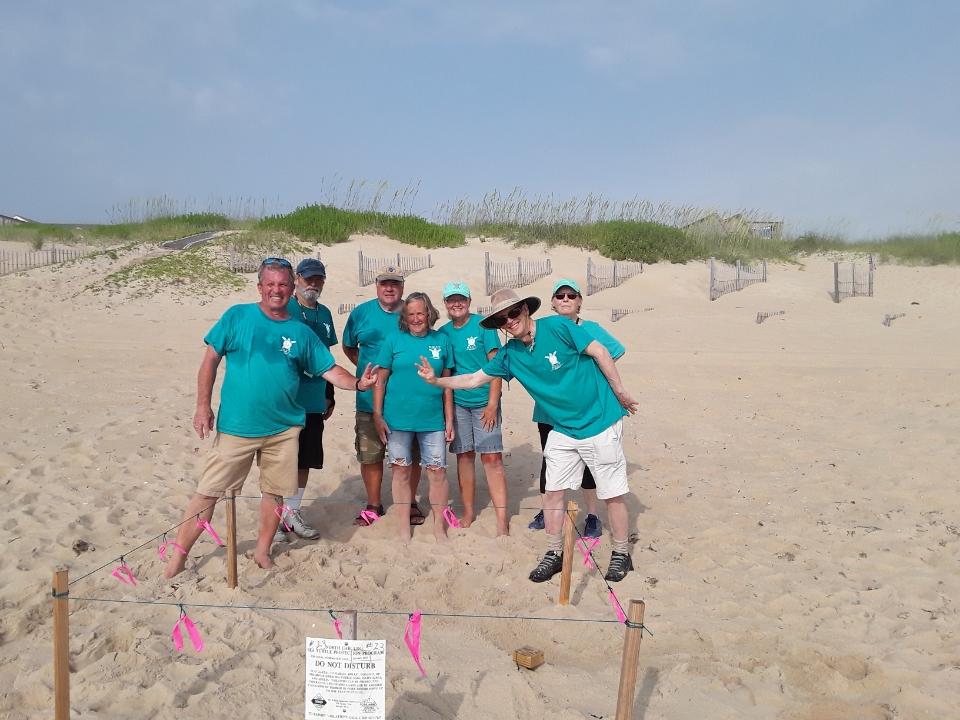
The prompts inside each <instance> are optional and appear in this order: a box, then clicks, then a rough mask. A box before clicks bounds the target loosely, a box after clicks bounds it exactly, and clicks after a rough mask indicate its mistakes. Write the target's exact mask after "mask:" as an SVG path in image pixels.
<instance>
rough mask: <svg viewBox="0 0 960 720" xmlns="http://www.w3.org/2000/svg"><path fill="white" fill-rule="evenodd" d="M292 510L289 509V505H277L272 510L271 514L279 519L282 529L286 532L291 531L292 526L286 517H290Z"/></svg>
mask: <svg viewBox="0 0 960 720" xmlns="http://www.w3.org/2000/svg"><path fill="white" fill-rule="evenodd" d="M292 512H293V510H291V509H290V506H289V505H277V506H276V507H275V508H274V509H273V514H274V515H276V516H277V517H278V518H280V524H281V525H283V529H284V530H286V531H287V532H290V531H291V530H293V525H291V524H290V523H288V522H287V515H290V514H291V513H292Z"/></svg>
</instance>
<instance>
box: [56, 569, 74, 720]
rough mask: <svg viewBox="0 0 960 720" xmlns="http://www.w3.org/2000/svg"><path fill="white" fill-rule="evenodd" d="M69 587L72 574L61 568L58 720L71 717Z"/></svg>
mask: <svg viewBox="0 0 960 720" xmlns="http://www.w3.org/2000/svg"><path fill="white" fill-rule="evenodd" d="M69 585H70V579H69V571H68V570H67V569H66V568H65V567H58V568H57V569H56V570H55V571H54V573H53V693H54V699H53V716H54V718H55V719H56V720H69V718H70V605H69V602H70V600H69V597H68V595H67V593H68V588H69Z"/></svg>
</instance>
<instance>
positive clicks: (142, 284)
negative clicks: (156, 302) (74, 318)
mask: <svg viewBox="0 0 960 720" xmlns="http://www.w3.org/2000/svg"><path fill="white" fill-rule="evenodd" d="M103 285H104V286H105V287H107V288H108V289H110V290H119V289H121V288H131V289H133V290H135V293H136V294H137V295H149V294H154V293H157V292H160V291H161V290H164V289H169V288H178V287H184V286H188V287H189V289H190V291H191V292H198V293H201V294H206V295H210V294H213V293H215V292H220V291H224V290H225V291H232V290H237V289H240V288H242V287H244V285H245V281H244V279H243V278H242V277H239V276H238V275H236V274H235V273H232V272H230V271H229V270H228V269H227V268H225V267H223V266H222V265H220V264H219V263H217V262H215V261H213V260H212V259H211V257H210V255H209V253H208V252H206V251H205V249H204V248H191V249H188V250H183V251H179V252H170V253H167V254H164V255H158V256H155V257H151V258H148V259H146V260H144V261H143V262H138V263H134V264H132V265H128V266H126V267H124V268H122V269H120V270H117V271H116V272H113V273H111V274H109V275H107V277H106V278H104V280H103ZM91 289H92V288H91Z"/></svg>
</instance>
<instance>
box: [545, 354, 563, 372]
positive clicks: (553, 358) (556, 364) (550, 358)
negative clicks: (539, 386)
mask: <svg viewBox="0 0 960 720" xmlns="http://www.w3.org/2000/svg"><path fill="white" fill-rule="evenodd" d="M543 358H544V360H546V361H547V362H549V363H550V369H551V370H559V369H560V361H559V360H557V353H555V352H550V353H547V354H546V355H544V356H543Z"/></svg>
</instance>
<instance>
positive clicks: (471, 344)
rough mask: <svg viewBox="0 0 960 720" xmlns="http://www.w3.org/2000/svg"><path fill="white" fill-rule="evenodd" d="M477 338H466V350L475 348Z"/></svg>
mask: <svg viewBox="0 0 960 720" xmlns="http://www.w3.org/2000/svg"><path fill="white" fill-rule="evenodd" d="M477 340H478V338H475V337H468V338H467V350H476V349H477Z"/></svg>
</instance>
